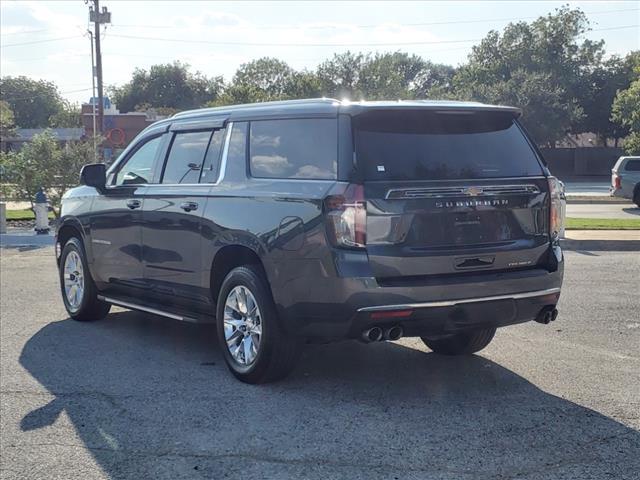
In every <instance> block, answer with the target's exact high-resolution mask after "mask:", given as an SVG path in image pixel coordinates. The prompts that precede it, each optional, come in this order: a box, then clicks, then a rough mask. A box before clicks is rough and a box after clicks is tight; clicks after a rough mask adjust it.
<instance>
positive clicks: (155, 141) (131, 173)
mask: <svg viewBox="0 0 640 480" xmlns="http://www.w3.org/2000/svg"><path fill="white" fill-rule="evenodd" d="M161 140H162V135H161V136H159V137H155V138H152V139H151V140H148V141H147V143H145V144H144V145H142V146H141V147H140V148H138V150H136V151H135V152H134V154H133V155H132V156H130V157H129V159H128V160H127V161H126V162H125V164H124V165H122V167H120V169H119V170H118V174H117V175H116V181H115V185H139V184H143V183H149V182H151V180H152V178H153V164H154V161H155V159H156V153H157V152H158V147H159V146H160V141H161Z"/></svg>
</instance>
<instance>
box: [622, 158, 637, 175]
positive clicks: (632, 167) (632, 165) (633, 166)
mask: <svg viewBox="0 0 640 480" xmlns="http://www.w3.org/2000/svg"><path fill="white" fill-rule="evenodd" d="M624 169H625V171H627V172H640V160H628V161H627V164H626V165H625V167H624Z"/></svg>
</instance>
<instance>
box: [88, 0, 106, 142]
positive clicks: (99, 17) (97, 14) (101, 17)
mask: <svg viewBox="0 0 640 480" xmlns="http://www.w3.org/2000/svg"><path fill="white" fill-rule="evenodd" d="M89 21H91V22H93V24H94V35H93V38H94V41H95V45H96V77H97V79H98V131H97V132H94V134H96V133H97V134H101V133H102V130H103V128H104V123H103V119H104V98H103V86H102V52H101V51H100V24H102V23H111V12H109V11H107V7H102V11H100V0H93V8H92V7H89Z"/></svg>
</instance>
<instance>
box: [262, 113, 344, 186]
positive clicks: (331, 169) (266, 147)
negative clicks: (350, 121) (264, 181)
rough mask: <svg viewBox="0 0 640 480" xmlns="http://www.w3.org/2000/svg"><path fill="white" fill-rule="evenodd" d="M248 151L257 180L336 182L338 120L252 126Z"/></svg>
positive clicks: (297, 120) (309, 120) (306, 120)
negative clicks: (334, 180) (282, 179)
mask: <svg viewBox="0 0 640 480" xmlns="http://www.w3.org/2000/svg"><path fill="white" fill-rule="evenodd" d="M249 151H250V152H251V175H253V176H254V177H263V178H306V179H326V180H333V179H335V178H336V172H337V151H338V140H337V126H336V120H333V119H295V120H261V121H256V122H251V135H250V142H249Z"/></svg>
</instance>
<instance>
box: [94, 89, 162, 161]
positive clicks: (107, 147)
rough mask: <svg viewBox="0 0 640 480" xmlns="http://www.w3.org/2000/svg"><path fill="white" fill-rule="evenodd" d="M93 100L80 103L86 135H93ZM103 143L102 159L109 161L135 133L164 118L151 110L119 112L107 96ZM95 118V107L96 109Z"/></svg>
mask: <svg viewBox="0 0 640 480" xmlns="http://www.w3.org/2000/svg"><path fill="white" fill-rule="evenodd" d="M93 101H94V99H92V100H91V102H90V103H85V104H83V105H82V126H83V127H84V131H85V133H86V136H87V137H91V136H92V135H93ZM104 103H105V108H104V131H103V134H104V136H105V137H106V140H105V142H104V144H103V155H104V160H105V162H107V163H111V162H112V161H113V160H115V158H116V157H117V156H118V155H119V154H120V152H122V150H124V148H125V147H126V146H127V145H129V143H131V140H133V139H134V138H135V137H136V135H138V134H139V133H140V132H141V131H142V130H144V129H145V128H147V127H148V126H149V125H151V124H152V123H154V122H156V121H158V120H162V119H163V118H166V117H164V116H160V115H156V113H155V112H154V111H153V110H148V111H146V112H127V113H120V111H119V110H118V109H117V108H116V106H115V105H112V104H111V102H110V101H109V99H108V98H105V102H104ZM96 120H97V109H96Z"/></svg>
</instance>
